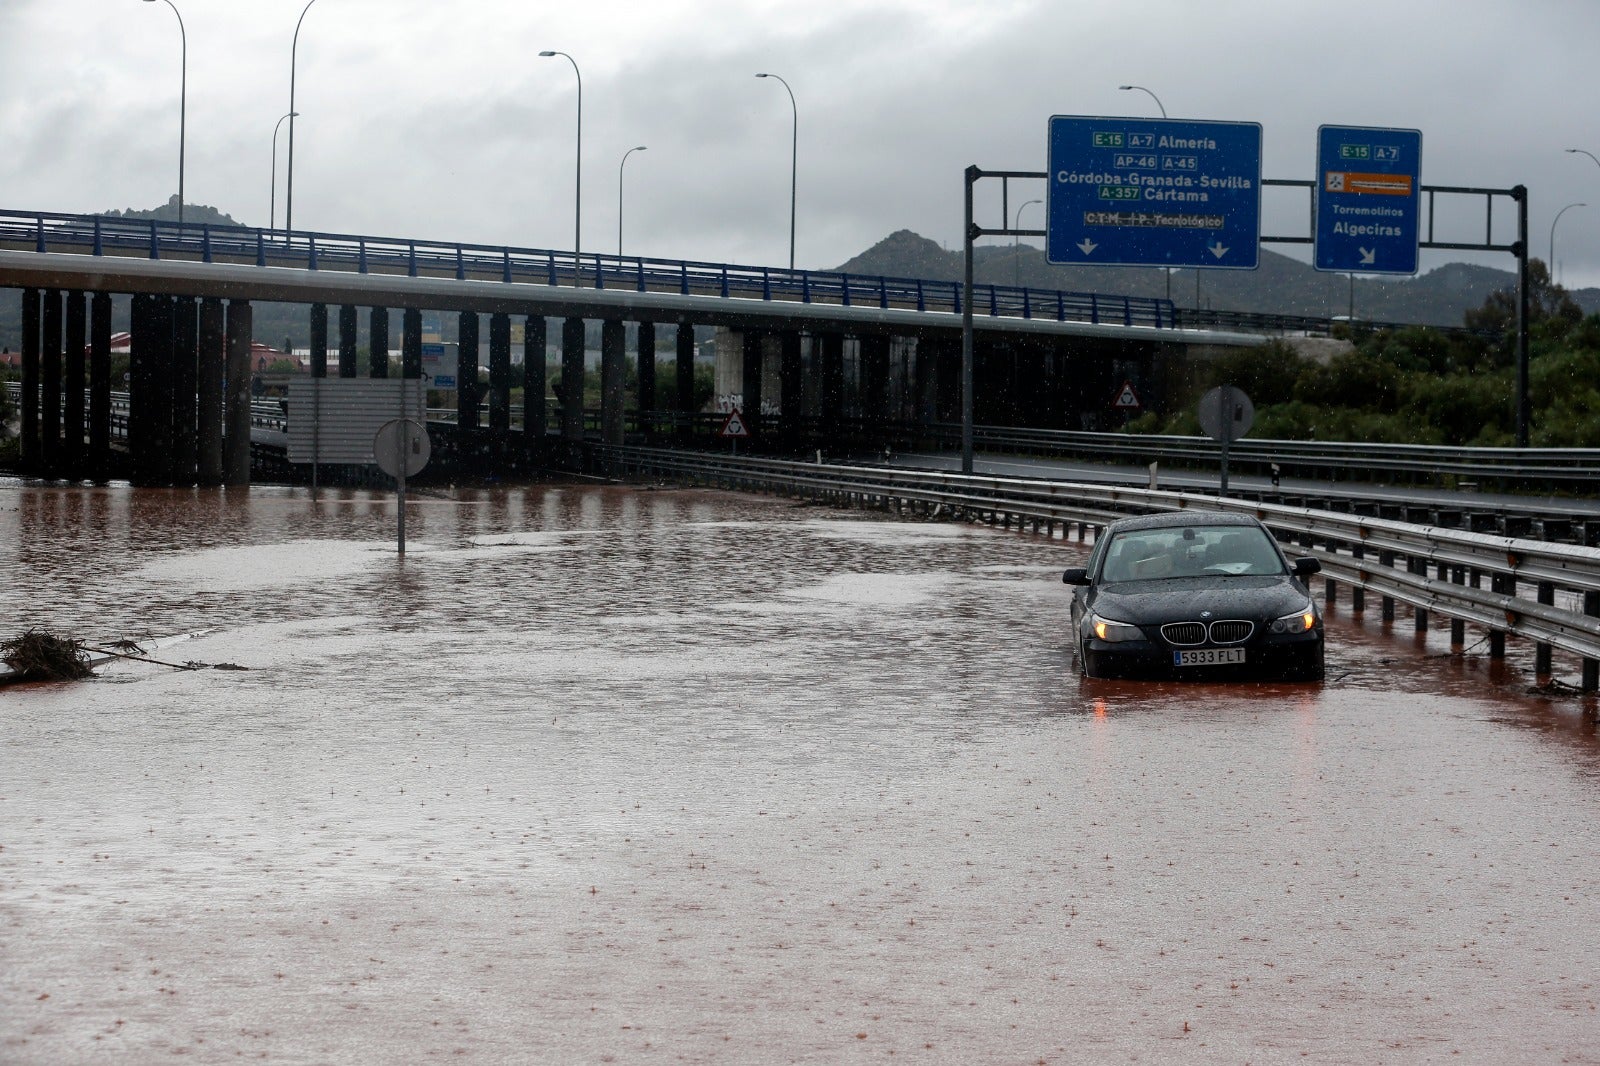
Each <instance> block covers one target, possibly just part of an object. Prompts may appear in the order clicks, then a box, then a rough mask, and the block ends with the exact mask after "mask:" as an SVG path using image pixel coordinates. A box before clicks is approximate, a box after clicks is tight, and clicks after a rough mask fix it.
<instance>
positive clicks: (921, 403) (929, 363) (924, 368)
mask: <svg viewBox="0 0 1600 1066" xmlns="http://www.w3.org/2000/svg"><path fill="white" fill-rule="evenodd" d="M936 351H937V349H936V346H935V345H934V344H933V343H932V341H930V340H929V339H928V338H926V337H918V338H917V350H916V354H915V355H914V356H912V358H913V360H914V362H913V364H912V366H913V370H912V382H913V384H912V388H913V390H914V392H915V395H916V410H917V428H918V430H920V431H921V432H922V433H924V434H926V433H927V432H928V429H929V427H930V426H932V425H933V423H934V422H936V421H938V419H939V360H938V356H937V354H936Z"/></svg>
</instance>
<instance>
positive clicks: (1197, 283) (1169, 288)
mask: <svg viewBox="0 0 1600 1066" xmlns="http://www.w3.org/2000/svg"><path fill="white" fill-rule="evenodd" d="M1117 88H1119V89H1121V90H1122V91H1123V92H1131V91H1133V90H1138V91H1139V92H1142V93H1144V94H1145V95H1146V96H1148V97H1150V99H1152V100H1154V101H1155V102H1156V107H1157V108H1158V109H1159V110H1160V111H1161V117H1162V118H1166V117H1167V107H1166V105H1165V104H1163V103H1162V102H1161V97H1159V96H1157V95H1156V94H1155V93H1153V92H1151V91H1150V90H1149V89H1146V88H1145V87H1144V86H1143V85H1119V86H1117ZM1167 299H1168V300H1171V299H1172V268H1171V267H1167ZM1194 305H1195V307H1196V308H1197V309H1198V308H1199V306H1200V268H1199V267H1196V268H1195V271H1194Z"/></svg>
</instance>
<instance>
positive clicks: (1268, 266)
mask: <svg viewBox="0 0 1600 1066" xmlns="http://www.w3.org/2000/svg"><path fill="white" fill-rule="evenodd" d="M835 269H836V270H839V271H842V272H845V273H849V274H882V275H885V276H890V277H915V278H923V279H926V280H931V281H959V280H960V279H961V276H962V262H961V253H960V252H959V251H947V250H946V249H944V248H943V247H941V246H940V245H939V244H938V243H936V242H935V241H932V240H929V239H928V238H926V237H923V236H921V235H920V234H918V233H915V232H913V231H911V230H897V231H895V232H894V233H891V234H889V235H888V236H887V237H885V238H884V239H883V240H881V241H879V242H878V243H877V244H875V245H873V246H872V247H871V248H868V249H867V250H866V251H864V252H862V253H861V254H859V255H857V256H854V257H852V258H851V259H848V260H846V261H845V262H844V263H841V264H840V265H839V266H838V267H836V268H835ZM972 271H973V276H974V279H975V280H976V281H977V282H978V283H979V284H983V285H991V284H992V285H1026V286H1028V287H1030V288H1037V289H1049V290H1051V291H1054V290H1057V289H1060V290H1063V291H1067V292H1097V293H1105V294H1116V295H1119V296H1120V295H1127V296H1147V297H1165V296H1167V295H1168V291H1169V285H1170V292H1171V298H1172V301H1173V302H1174V303H1175V304H1177V305H1178V306H1179V307H1180V308H1187V307H1195V306H1197V303H1196V290H1197V286H1198V290H1199V303H1198V306H1200V307H1204V308H1208V309H1212V310H1222V311H1253V312H1258V313H1261V314H1281V315H1304V316H1306V317H1311V318H1333V317H1337V316H1344V315H1348V316H1351V317H1353V318H1361V319H1367V320H1369V321H1375V322H1407V323H1415V324H1418V325H1430V326H1459V325H1461V322H1462V316H1463V315H1464V314H1465V313H1466V312H1467V311H1469V310H1473V309H1475V308H1478V307H1481V306H1482V305H1483V301H1484V300H1485V299H1486V298H1488V296H1489V294H1490V293H1493V292H1496V291H1499V290H1501V289H1508V288H1514V287H1515V286H1516V281H1517V276H1516V274H1515V272H1513V271H1511V270H1498V269H1496V268H1494V267H1486V266H1481V265H1477V264H1473V263H1461V262H1452V263H1445V264H1443V265H1441V266H1438V267H1435V268H1434V269H1433V270H1430V271H1428V272H1427V273H1424V274H1419V275H1417V276H1416V277H1404V278H1382V277H1370V276H1369V277H1356V278H1355V279H1354V280H1353V281H1352V279H1351V278H1350V276H1349V275H1347V274H1332V273H1328V272H1325V271H1320V270H1316V269H1314V268H1312V267H1311V266H1310V265H1309V264H1306V263H1302V262H1300V261H1299V260H1297V259H1293V258H1291V257H1289V256H1286V255H1283V254H1281V253H1278V252H1274V251H1271V250H1269V249H1266V248H1263V249H1262V250H1261V265H1260V266H1259V267H1258V268H1257V269H1256V270H1204V271H1195V270H1193V269H1188V268H1176V269H1174V270H1173V271H1172V275H1171V278H1170V280H1169V278H1168V276H1167V274H1166V272H1165V271H1164V270H1162V269H1161V268H1158V267H1088V266H1065V265H1057V264H1053V263H1050V262H1048V261H1047V260H1046V259H1045V255H1044V252H1043V251H1042V250H1041V249H1039V248H1037V247H1034V246H1032V245H1027V244H1022V245H995V244H989V245H978V246H976V247H974V248H973V256H972ZM1569 294H1570V295H1571V296H1572V298H1573V300H1575V301H1576V302H1577V304H1578V306H1580V307H1582V308H1583V309H1584V311H1585V313H1588V314H1594V313H1596V312H1600V288H1588V289H1578V290H1572V291H1571V292H1570V293H1569Z"/></svg>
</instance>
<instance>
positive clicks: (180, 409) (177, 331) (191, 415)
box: [171, 296, 199, 485]
mask: <svg viewBox="0 0 1600 1066" xmlns="http://www.w3.org/2000/svg"><path fill="white" fill-rule="evenodd" d="M198 330H199V325H198V318H197V308H196V304H195V299H194V297H192V296H180V297H178V298H177V299H176V300H174V301H173V303H172V468H171V474H172V483H173V484H175V485H193V484H194V479H195V467H196V465H197V464H196V458H197V455H198V434H197V429H196V415H197V413H198V412H197V409H196V406H195V404H196V400H195V390H196V389H197V388H198V386H199V377H198V373H197V362H196V359H197V353H198V348H199V332H198Z"/></svg>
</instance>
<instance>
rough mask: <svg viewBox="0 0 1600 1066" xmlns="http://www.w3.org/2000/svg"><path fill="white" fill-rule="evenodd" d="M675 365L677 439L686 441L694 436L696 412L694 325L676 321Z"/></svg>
mask: <svg viewBox="0 0 1600 1066" xmlns="http://www.w3.org/2000/svg"><path fill="white" fill-rule="evenodd" d="M677 345H678V346H677V365H676V367H675V368H674V377H675V378H676V379H677V386H678V413H679V415H680V417H681V418H682V421H681V422H679V423H678V439H679V440H682V441H688V440H689V439H690V438H692V437H693V436H694V416H695V415H696V414H698V413H699V412H697V411H696V410H695V402H694V326H692V325H690V324H689V323H688V322H679V323H678V341H677Z"/></svg>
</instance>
